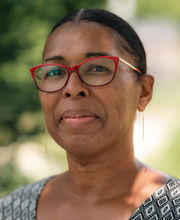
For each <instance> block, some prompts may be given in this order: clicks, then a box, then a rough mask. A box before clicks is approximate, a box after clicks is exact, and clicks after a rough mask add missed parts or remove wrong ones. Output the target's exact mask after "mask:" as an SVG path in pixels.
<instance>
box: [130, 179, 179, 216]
mask: <svg viewBox="0 0 180 220" xmlns="http://www.w3.org/2000/svg"><path fill="white" fill-rule="evenodd" d="M130 219H132V220H135V219H149V220H150V219H153V220H156V219H157V220H158V219H170V220H171V219H180V180H179V179H176V178H174V177H171V178H170V179H169V180H168V181H167V182H166V183H165V184H163V185H162V186H161V187H160V188H159V189H158V190H156V191H155V192H154V193H153V194H152V195H151V196H150V197H149V198H148V199H147V200H146V201H145V202H144V203H143V204H142V205H141V206H140V207H139V208H138V209H137V210H136V212H135V213H134V215H133V216H132V217H131V218H130Z"/></svg>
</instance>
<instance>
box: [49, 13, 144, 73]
mask: <svg viewBox="0 0 180 220" xmlns="http://www.w3.org/2000/svg"><path fill="white" fill-rule="evenodd" d="M69 21H71V22H80V21H87V22H96V23H99V24H101V25H103V26H106V27H108V28H110V29H112V30H114V31H115V32H116V33H118V34H119V35H120V37H121V38H123V39H124V40H125V42H127V44H128V47H126V50H127V51H128V52H129V53H131V54H132V55H133V56H134V57H135V59H136V62H137V64H136V67H137V68H139V69H140V70H141V72H142V73H143V74H146V53H145V50H144V47H143V44H142V42H141V40H140V39H139V37H138V35H137V34H136V32H135V31H134V29H133V28H132V27H131V26H130V25H129V24H128V23H127V22H126V21H125V20H123V19H122V18H120V17H118V16H117V15H115V14H113V13H111V12H109V11H106V10H102V9H80V10H78V11H75V12H73V13H72V14H70V15H68V16H66V17H64V18H62V19H61V20H59V21H58V22H57V23H56V25H55V26H54V27H53V28H52V30H51V32H50V34H49V35H51V34H52V33H53V32H54V31H55V30H56V29H57V28H58V27H59V26H61V25H63V24H64V23H66V22H69Z"/></svg>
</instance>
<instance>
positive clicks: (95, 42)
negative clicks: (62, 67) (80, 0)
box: [44, 22, 123, 59]
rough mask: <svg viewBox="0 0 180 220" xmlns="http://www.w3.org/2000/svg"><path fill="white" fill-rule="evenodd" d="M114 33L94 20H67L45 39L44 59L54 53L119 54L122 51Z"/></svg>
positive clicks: (67, 54)
mask: <svg viewBox="0 0 180 220" xmlns="http://www.w3.org/2000/svg"><path fill="white" fill-rule="evenodd" d="M116 35H118V34H117V33H115V32H113V30H111V29H110V28H108V27H105V26H103V25H101V24H98V23H95V22H79V23H72V22H67V23H65V24H63V25H62V26H60V27H59V28H57V29H56V30H55V31H54V32H53V33H52V34H51V35H50V36H49V38H48V39H47V42H46V46H45V51H44V59H46V58H48V57H51V56H55V55H62V56H63V57H70V56H71V57H72V56H75V55H82V54H85V53H87V52H98V51H100V52H105V53H109V55H113V56H120V54H122V52H123V51H121V49H120V48H119V47H117V38H118V37H117V36H116Z"/></svg>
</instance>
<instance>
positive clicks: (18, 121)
mask: <svg viewBox="0 0 180 220" xmlns="http://www.w3.org/2000/svg"><path fill="white" fill-rule="evenodd" d="M79 8H103V9H108V10H110V11H112V12H115V13H116V14H117V15H119V16H121V17H123V18H124V19H125V20H127V21H128V22H129V23H130V24H131V25H132V26H133V27H134V28H135V30H136V31H137V33H138V34H139V36H140V38H141V39H142V41H143V43H144V46H145V49H146V52H147V62H148V73H149V74H152V75H153V76H154V77H155V79H156V82H155V88H154V96H153V99H152V101H151V103H150V105H149V106H148V108H147V110H146V111H145V131H144V132H145V137H144V140H143V139H142V124H141V116H140V115H138V113H137V120H136V122H135V132H134V142H135V152H136V156H137V157H138V158H139V159H141V160H142V161H143V162H145V163H147V164H149V165H150V166H152V167H154V168H156V169H160V170H161V171H163V172H166V173H169V174H170V175H173V176H177V177H180V146H179V145H180V144H179V143H180V114H179V109H180V97H179V96H180V86H179V84H180V1H179V0H174V1H173V3H172V1H171V0H157V1H145V0H98V1H97V0H91V1H89V0H83V1H82V0H76V1H74V0H51V1H49V0H36V1H31V0H26V1H23V0H1V1H0V21H1V22H0V52H1V56H0V197H1V196H3V195H5V194H6V193H8V192H10V191H12V190H13V189H15V188H17V187H18V186H20V185H23V184H27V183H31V182H34V181H37V180H39V179H41V178H44V177H46V176H48V175H53V174H56V173H59V172H63V171H64V170H66V169H67V163H66V158H65V153H64V151H63V150H62V149H61V148H60V147H59V146H57V145H56V144H55V143H54V142H53V140H52V139H51V138H50V137H49V135H48V134H47V132H46V129H45V125H44V119H43V115H42V111H41V107H40V103H39V99H38V92H37V90H36V88H35V86H34V84H33V81H32V79H31V76H30V74H29V68H30V67H31V66H34V65H37V64H40V63H41V56H42V50H43V45H44V42H45V39H46V37H47V35H48V33H49V30H50V29H51V27H52V26H53V25H54V24H55V23H56V22H57V20H59V19H60V18H61V17H63V16H65V15H66V14H68V13H70V12H72V11H74V10H76V9H79Z"/></svg>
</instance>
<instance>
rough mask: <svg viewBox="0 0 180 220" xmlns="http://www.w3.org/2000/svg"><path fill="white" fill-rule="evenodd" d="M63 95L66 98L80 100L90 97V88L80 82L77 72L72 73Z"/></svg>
mask: <svg viewBox="0 0 180 220" xmlns="http://www.w3.org/2000/svg"><path fill="white" fill-rule="evenodd" d="M62 93H63V96H64V97H66V98H68V97H71V98H73V99H78V98H82V97H86V96H88V95H89V88H88V86H86V85H85V84H84V83H83V82H82V81H81V80H80V78H79V76H78V74H77V73H76V72H72V73H71V75H70V77H69V79H68V82H67V84H66V86H65V87H64V89H63V91H62Z"/></svg>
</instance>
